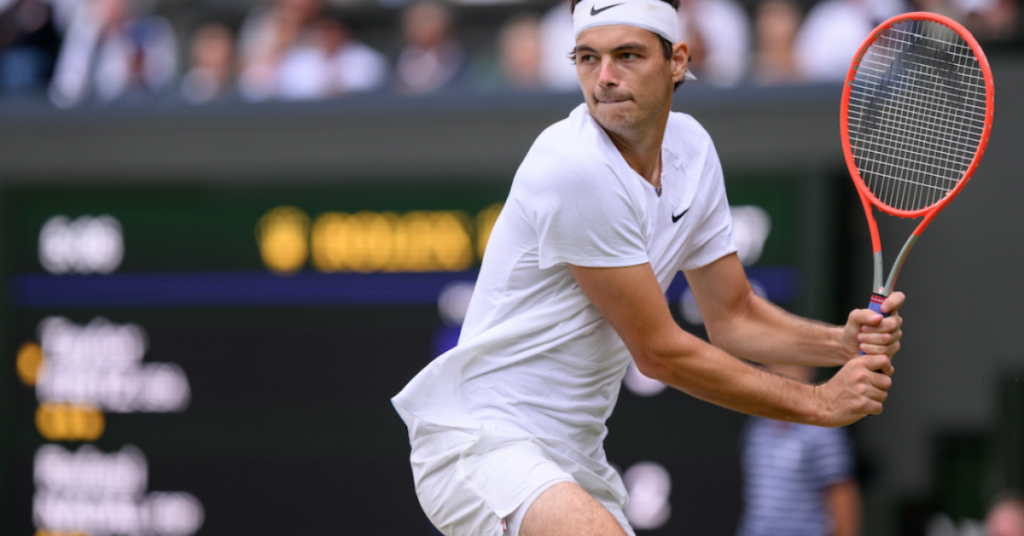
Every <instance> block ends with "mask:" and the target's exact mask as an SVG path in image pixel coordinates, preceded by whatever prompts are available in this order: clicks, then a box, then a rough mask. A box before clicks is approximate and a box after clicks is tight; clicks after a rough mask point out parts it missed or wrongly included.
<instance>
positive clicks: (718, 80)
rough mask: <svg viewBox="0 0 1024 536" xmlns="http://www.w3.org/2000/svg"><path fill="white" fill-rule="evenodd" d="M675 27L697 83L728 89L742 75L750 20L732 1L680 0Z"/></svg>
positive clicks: (747, 54) (747, 55)
mask: <svg viewBox="0 0 1024 536" xmlns="http://www.w3.org/2000/svg"><path fill="white" fill-rule="evenodd" d="M679 27H680V28H681V29H682V30H683V40H684V41H686V43H687V45H689V46H690V48H691V49H692V50H691V56H692V57H693V61H692V68H693V73H694V74H695V75H697V78H698V79H699V80H701V81H705V82H710V83H712V84H715V85H719V86H731V85H733V84H735V83H737V82H739V80H740V79H741V78H742V77H743V75H744V74H746V71H747V61H748V59H749V56H750V20H749V19H748V18H747V12H746V10H744V9H743V6H741V5H740V4H739V3H738V2H736V0H682V2H680V5H679Z"/></svg>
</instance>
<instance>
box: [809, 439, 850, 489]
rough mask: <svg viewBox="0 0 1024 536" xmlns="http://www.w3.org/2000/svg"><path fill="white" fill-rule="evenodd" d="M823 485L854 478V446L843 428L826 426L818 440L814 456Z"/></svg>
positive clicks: (814, 463)
mask: <svg viewBox="0 0 1024 536" xmlns="http://www.w3.org/2000/svg"><path fill="white" fill-rule="evenodd" d="M811 461H812V463H813V467H814V471H815V473H816V474H817V477H818V479H819V482H820V483H821V487H823V488H824V487H826V486H831V485H832V484H838V483H840V482H844V481H847V480H850V479H852V478H853V476H854V475H853V471H854V466H853V446H852V445H851V443H850V438H849V436H848V435H847V433H846V430H845V429H843V428H824V429H822V433H821V434H820V435H819V436H818V441H816V445H815V449H814V454H813V458H812V460H811Z"/></svg>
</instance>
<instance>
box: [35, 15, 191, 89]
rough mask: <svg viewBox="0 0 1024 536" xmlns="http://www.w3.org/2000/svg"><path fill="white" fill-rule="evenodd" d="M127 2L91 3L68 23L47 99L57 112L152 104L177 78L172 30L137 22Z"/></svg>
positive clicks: (148, 20) (154, 20) (155, 22)
mask: <svg viewBox="0 0 1024 536" xmlns="http://www.w3.org/2000/svg"><path fill="white" fill-rule="evenodd" d="M136 6H137V4H136V3H135V2H132V1H131V0H90V1H89V3H88V4H87V5H85V6H83V7H84V8H85V9H82V10H81V11H79V15H78V16H77V17H76V18H75V19H74V20H73V21H72V23H71V26H70V27H69V28H68V32H67V35H66V36H65V38H64V45H63V47H62V48H61V50H60V55H59V57H58V58H57V67H56V71H55V72H54V76H53V80H52V82H51V84H50V97H51V98H52V99H53V102H54V103H55V104H57V105H58V106H61V107H69V106H74V105H77V104H80V103H82V102H87V101H95V102H100V103H106V102H112V101H118V100H119V101H138V100H143V101H147V100H153V99H154V98H156V97H157V96H159V95H160V94H161V93H163V92H165V91H166V90H167V89H169V88H170V86H171V84H172V83H173V82H174V78H175V75H176V74H177V56H176V50H177V49H176V43H175V38H174V30H173V29H172V28H171V25H170V24H168V23H167V21H165V20H164V19H161V18H159V17H141V16H139V14H138V13H135V7H136Z"/></svg>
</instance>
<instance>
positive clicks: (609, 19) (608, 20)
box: [572, 0, 696, 80]
mask: <svg viewBox="0 0 1024 536" xmlns="http://www.w3.org/2000/svg"><path fill="white" fill-rule="evenodd" d="M599 4H600V5H599ZM616 24H622V25H625V26H636V27H637V28H643V29H644V30H650V31H652V32H654V33H656V34H658V35H660V36H661V37H663V38H665V39H666V40H667V41H668V42H669V43H673V44H674V43H678V42H679V41H682V36H681V35H680V32H679V14H678V13H676V10H675V9H674V8H673V7H672V6H671V5H669V4H668V3H667V2H663V1H662V0H582V1H581V2H580V3H578V4H576V9H575V10H574V11H573V14H572V26H573V30H574V31H575V32H576V37H579V36H580V33H581V32H582V31H583V30H587V29H590V28H593V27H595V26H611V25H616ZM686 79H687V80H695V79H696V77H695V76H693V75H692V74H690V70H689V69H687V70H686Z"/></svg>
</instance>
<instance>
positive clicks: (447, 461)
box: [396, 406, 634, 536]
mask: <svg viewBox="0 0 1024 536" xmlns="http://www.w3.org/2000/svg"><path fill="white" fill-rule="evenodd" d="M396 409H397V410H398V413H399V415H401V417H402V419H403V420H404V421H405V423H406V425H407V426H408V427H409V443H410V444H411V446H412V454H411V456H410V461H411V463H412V475H413V480H414V482H415V484H416V496H417V497H419V501H420V506H422V507H423V511H424V512H426V514H427V517H428V518H430V521H431V522H432V523H433V524H434V526H435V527H437V528H438V530H440V531H441V533H442V534H444V535H445V536H518V535H519V527H520V525H521V523H522V520H523V517H524V516H525V514H526V510H527V509H528V508H529V507H530V504H531V503H532V502H533V500H534V499H536V498H537V497H538V496H539V495H540V494H541V493H542V492H543V491H545V490H546V489H547V488H549V487H551V486H553V485H555V484H557V483H559V482H576V479H575V478H573V476H572V474H571V473H570V472H568V471H566V470H565V469H563V468H562V467H560V466H559V465H558V463H556V462H555V461H553V460H552V459H551V457H549V456H547V455H545V453H544V450H543V448H542V446H541V445H540V444H539V443H538V442H537V441H536V440H535V439H534V438H533V437H532V436H530V435H528V434H525V433H524V432H522V431H520V430H517V429H516V428H514V427H511V426H507V425H504V424H503V423H493V422H486V423H484V424H483V425H482V426H481V428H480V429H479V430H464V429H459V428H449V427H445V426H439V425H435V424H432V423H427V422H423V421H421V420H419V419H417V418H416V417H414V416H412V415H410V414H409V413H408V412H406V411H404V410H402V409H401V408H399V407H397V406H396ZM592 495H594V494H593V493H592ZM594 498H595V499H597V500H598V502H600V503H601V504H602V505H604V507H605V508H607V509H608V511H609V512H611V513H612V515H613V516H615V519H616V520H618V521H619V524H620V525H622V528H623V530H625V531H626V533H627V534H629V535H630V536H634V533H633V530H632V529H631V528H630V527H629V522H628V521H626V516H625V514H623V512H622V509H621V508H620V507H619V505H618V504H616V503H615V502H614V501H612V500H611V498H610V497H602V496H600V495H595V496H594Z"/></svg>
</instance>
